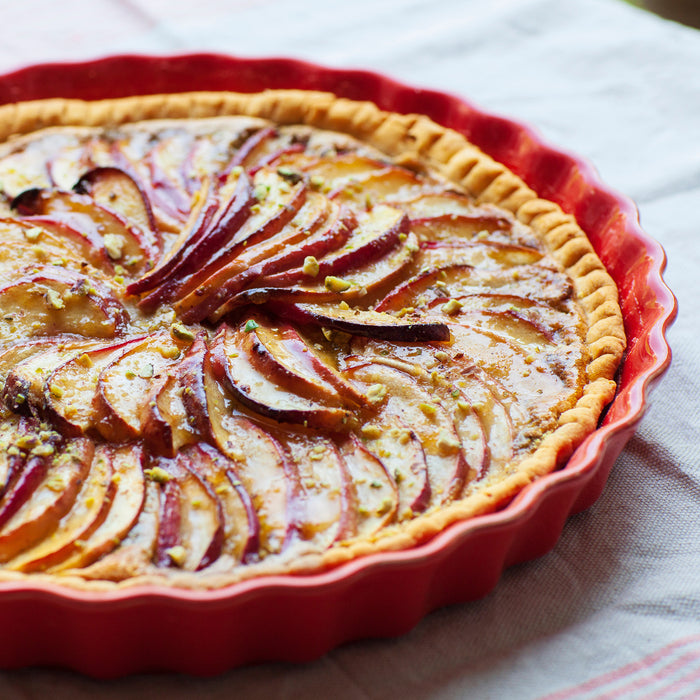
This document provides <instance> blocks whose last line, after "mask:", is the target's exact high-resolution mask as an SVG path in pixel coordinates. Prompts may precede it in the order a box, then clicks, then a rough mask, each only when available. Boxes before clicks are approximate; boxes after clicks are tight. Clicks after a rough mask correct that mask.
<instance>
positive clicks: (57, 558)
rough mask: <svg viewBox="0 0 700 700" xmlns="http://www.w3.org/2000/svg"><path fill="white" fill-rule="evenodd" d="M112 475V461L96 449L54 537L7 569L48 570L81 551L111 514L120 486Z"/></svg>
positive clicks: (36, 546) (23, 554)
mask: <svg viewBox="0 0 700 700" xmlns="http://www.w3.org/2000/svg"><path fill="white" fill-rule="evenodd" d="M112 476H113V474H112V463H111V460H109V459H106V458H105V457H104V456H102V455H101V454H100V452H99V451H98V450H96V451H95V454H94V456H93V459H92V461H91V464H90V471H89V473H88V474H86V475H85V477H84V479H83V483H82V486H81V488H80V490H79V492H78V494H77V496H76V498H75V501H74V502H73V505H72V507H71V509H70V510H69V511H68V513H66V514H65V515H64V516H63V518H61V520H60V522H59V523H58V527H57V528H56V530H55V531H54V532H53V533H52V535H51V537H49V538H47V539H44V540H42V541H40V542H38V543H37V544H36V545H34V546H33V547H31V548H30V549H28V550H24V551H23V552H21V553H20V554H18V555H17V556H16V557H15V558H14V559H11V560H10V561H9V562H7V563H6V564H5V566H6V568H8V569H10V570H13V571H25V572H28V571H44V570H46V569H48V568H49V567H51V566H55V565H56V564H58V563H59V562H61V561H63V560H64V559H67V558H68V557H69V556H70V555H71V554H73V553H74V552H76V551H78V550H79V549H80V548H81V546H82V544H83V542H84V541H85V540H86V539H87V538H88V537H89V536H90V535H91V534H92V533H93V532H94V531H95V530H96V529H97V528H98V527H99V526H100V525H101V524H102V522H103V521H104V519H105V518H106V517H107V513H108V512H109V509H110V507H111V504H112V499H113V497H114V493H115V492H116V488H117V486H116V483H115V482H114V481H113V480H112Z"/></svg>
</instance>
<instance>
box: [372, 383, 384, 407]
mask: <svg viewBox="0 0 700 700" xmlns="http://www.w3.org/2000/svg"><path fill="white" fill-rule="evenodd" d="M385 396H386V386H384V384H372V386H371V387H370V388H369V389H367V400H368V401H369V402H370V403H380V402H381V401H383V400H384V397H385Z"/></svg>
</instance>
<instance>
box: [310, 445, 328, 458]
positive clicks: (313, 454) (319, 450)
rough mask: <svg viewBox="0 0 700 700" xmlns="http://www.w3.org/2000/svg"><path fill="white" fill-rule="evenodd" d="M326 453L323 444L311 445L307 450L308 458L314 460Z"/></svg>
mask: <svg viewBox="0 0 700 700" xmlns="http://www.w3.org/2000/svg"><path fill="white" fill-rule="evenodd" d="M325 453H326V448H325V446H324V445H316V446H315V447H312V448H311V450H310V451H309V459H312V460H314V461H319V460H321V459H323V455H324V454H325Z"/></svg>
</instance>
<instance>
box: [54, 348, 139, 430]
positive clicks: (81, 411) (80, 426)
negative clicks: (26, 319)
mask: <svg viewBox="0 0 700 700" xmlns="http://www.w3.org/2000/svg"><path fill="white" fill-rule="evenodd" d="M145 339H146V338H145V337H139V338H130V339H128V340H124V341H120V342H116V343H114V344H112V345H108V346H106V347H104V346H99V347H92V346H90V345H89V344H88V343H85V347H84V348H81V347H78V348H77V350H76V352H74V353H72V354H73V357H71V358H70V359H69V360H66V361H65V362H63V363H62V364H59V365H58V366H57V367H56V368H55V369H54V370H53V371H52V372H51V373H50V374H49V375H48V376H47V377H46V380H45V382H44V410H43V411H42V413H43V414H44V415H45V416H46V417H47V419H48V420H49V421H50V422H51V423H52V424H53V425H56V426H57V428H58V429H59V430H60V431H61V433H62V434H64V435H70V436H71V437H78V436H80V435H87V434H88V433H91V432H92V431H93V430H94V429H95V425H96V423H97V421H98V420H99V418H100V414H99V412H98V411H97V409H96V407H95V406H94V398H95V392H96V390H97V382H98V379H99V376H100V373H101V372H102V370H104V369H105V368H106V367H108V366H109V365H110V364H111V363H112V362H114V361H115V360H116V359H118V358H119V357H121V355H123V354H124V353H126V352H128V351H129V349H130V348H131V347H133V346H134V345H136V344H137V343H141V342H143V341H144V340H145ZM81 350H82V352H81Z"/></svg>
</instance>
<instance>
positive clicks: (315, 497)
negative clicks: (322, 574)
mask: <svg viewBox="0 0 700 700" xmlns="http://www.w3.org/2000/svg"><path fill="white" fill-rule="evenodd" d="M281 442H282V445H283V447H284V449H285V451H286V452H287V455H288V459H289V460H290V461H291V463H292V464H293V465H294V467H295V469H296V471H297V474H298V485H297V486H298V487H297V489H296V490H295V491H294V492H293V493H292V495H291V499H292V502H291V504H290V505H291V506H292V508H293V512H294V513H295V518H294V523H295V525H294V528H293V532H292V536H291V538H290V539H289V540H288V542H287V543H286V546H287V547H290V548H297V547H299V548H300V551H301V552H303V551H304V550H305V549H306V548H311V550H312V551H318V550H323V549H326V548H327V547H329V546H331V545H332V544H333V543H334V542H339V541H342V540H345V539H349V538H351V537H352V536H353V535H354V534H355V533H356V532H357V497H356V494H355V490H354V485H353V482H352V479H351V477H350V473H349V471H348V468H347V465H346V464H345V462H344V461H343V459H342V458H341V456H340V453H339V452H338V448H337V447H336V445H335V443H334V442H332V441H331V440H328V439H324V438H320V437H318V438H313V437H309V436H305V435H302V434H291V433H290V434H287V435H285V436H284V437H283V438H281Z"/></svg>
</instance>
